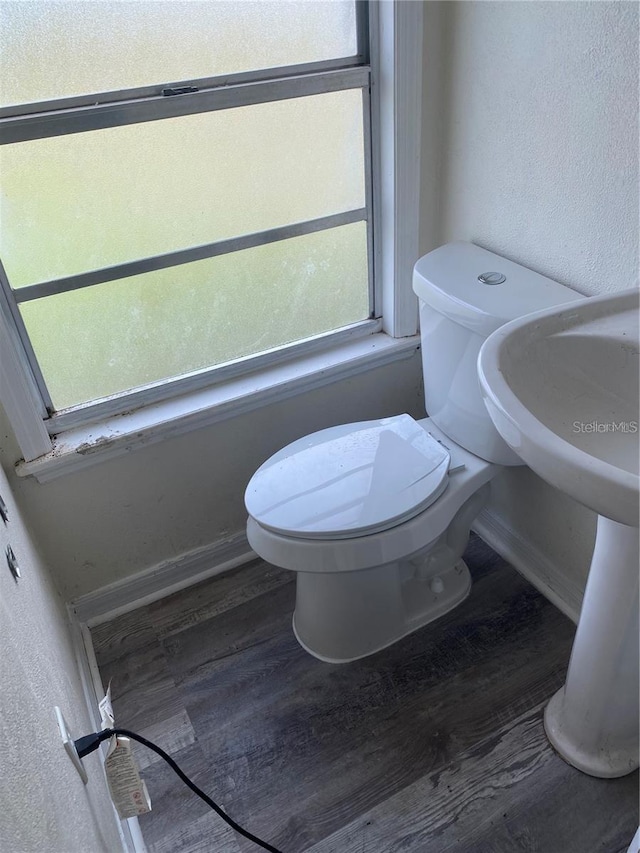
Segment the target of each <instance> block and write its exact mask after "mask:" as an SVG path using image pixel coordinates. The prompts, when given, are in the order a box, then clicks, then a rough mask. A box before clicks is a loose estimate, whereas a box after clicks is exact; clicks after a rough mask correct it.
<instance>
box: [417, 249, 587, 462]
mask: <svg viewBox="0 0 640 853" xmlns="http://www.w3.org/2000/svg"><path fill="white" fill-rule="evenodd" d="M413 289H414V291H415V293H416V295H417V296H418V299H419V305H420V336H421V339H422V370H423V374H424V396H425V406H426V409H427V414H428V415H429V417H430V418H431V419H432V420H433V421H434V422H435V423H436V425H437V426H438V427H439V428H440V429H441V430H442V431H443V432H444V433H446V435H448V436H450V437H451V438H452V439H453V440H454V441H455V442H456V443H457V444H460V445H462V447H465V448H466V449H467V450H470V451H471V452H472V453H475V454H476V456H480V457H481V458H482V459H486V460H488V461H489V462H496V463H498V464H500V465H522V464H523V463H522V460H521V459H520V458H519V457H518V456H517V455H516V454H515V453H514V451H513V450H512V449H511V448H510V447H509V446H508V445H507V444H506V443H505V441H504V440H503V439H502V437H501V436H500V435H499V433H498V432H497V430H496V428H495V427H494V425H493V423H492V422H491V419H490V418H489V415H488V413H487V410H486V408H485V406H484V403H483V401H482V395H481V393H480V384H479V381H478V373H477V361H478V353H479V351H480V347H481V346H482V344H483V343H484V341H485V340H486V339H487V338H488V337H489V335H490V334H491V333H492V332H494V331H495V330H496V329H498V328H500V326H502V325H504V324H505V323H508V322H509V320H515V319H516V317H522V316H524V315H525V314H530V313H531V312H533V311H539V310H541V309H543V308H550V307H552V306H554V305H561V304H563V303H565V302H572V301H575V300H577V299H584V297H583V296H581V295H580V294H579V293H576V292H575V291H574V290H571V289H570V288H568V287H564V286H563V285H561V284H558V283H557V282H555V281H552V280H551V279H549V278H546V277H545V276H543V275H540V274H539V273H536V272H533V271H532V270H529V269H527V268H526V267H522V266H520V265H519V264H516V263H513V261H508V260H506V259H505V258H501V257H500V256H499V255H494V254H493V252H488V251H487V250H486V249H481V248H480V247H479V246H475V245H474V244H473V243H462V242H460V243H447V245H445V246H440V248H438V249H435V250H434V251H433V252H429V254H428V255H425V256H424V257H422V258H420V260H419V261H418V262H417V263H416V265H415V267H414V271H413Z"/></svg>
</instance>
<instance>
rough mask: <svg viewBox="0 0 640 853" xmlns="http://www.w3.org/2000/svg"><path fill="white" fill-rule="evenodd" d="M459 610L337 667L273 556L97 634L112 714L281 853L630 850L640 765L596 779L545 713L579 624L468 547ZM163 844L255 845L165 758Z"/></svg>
mask: <svg viewBox="0 0 640 853" xmlns="http://www.w3.org/2000/svg"><path fill="white" fill-rule="evenodd" d="M465 559H466V560H467V563H468V565H469V568H470V570H471V573H472V576H473V579H474V585H473V589H472V592H471V595H470V597H469V598H468V599H467V601H465V602H464V603H463V604H462V605H460V606H459V607H458V608H457V609H456V610H454V611H453V612H451V613H450V614H448V615H447V616H445V617H443V618H441V619H440V620H439V621H437V622H435V623H434V624H432V625H429V626H427V627H425V628H423V629H421V630H420V631H418V632H416V633H415V634H413V635H412V636H410V637H407V638H405V639H404V640H402V641H400V642H399V643H397V644H395V645H394V646H393V647H392V648H390V649H387V650H385V651H383V652H380V653H379V654H377V655H374V656H373V657H370V658H367V659H365V660H362V661H357V662H355V663H352V664H346V665H342V666H335V665H331V664H326V663H322V662H320V661H318V660H316V659H315V658H313V657H311V656H309V655H308V654H307V653H306V652H304V651H303V650H302V649H301V648H300V647H299V646H298V644H297V642H296V640H295V638H294V636H293V633H292V630H291V616H292V612H293V606H294V594H295V587H294V583H295V580H294V576H293V575H292V574H291V573H289V572H284V571H281V570H280V569H276V568H274V567H272V566H269V565H268V564H266V563H264V562H262V561H261V560H256V561H255V562H253V563H250V564H248V565H245V566H242V567H240V568H238V569H236V570H234V571H232V572H230V573H228V574H225V575H220V576H218V577H215V578H213V579H211V580H209V581H206V582H204V583H201V584H199V585H198V586H194V587H191V588H189V589H187V590H184V591H183V592H179V593H176V594H175V595H172V596H170V597H169V598H166V599H164V600H162V601H159V602H156V603H154V604H151V605H149V606H147V607H144V608H141V609H139V610H137V611H134V612H132V613H129V614H127V615H124V616H121V617H119V618H117V619H114V620H113V621H112V622H109V623H106V624H104V625H101V626H99V627H97V628H95V629H93V631H92V637H93V642H94V646H95V651H96V656H97V660H98V664H99V667H100V672H101V675H102V678H103V681H104V683H105V684H106V683H107V682H108V681H109V680H111V684H112V687H111V689H112V696H113V706H114V710H115V714H116V723H117V724H118V725H120V726H123V727H127V728H130V729H133V730H135V731H138V732H139V733H140V734H142V735H144V736H145V737H147V738H149V739H151V740H154V741H155V742H157V743H158V744H159V745H160V746H162V747H164V748H165V749H167V751H169V752H170V753H171V754H172V755H173V757H174V758H175V759H176V761H177V762H178V763H179V765H180V766H181V767H182V769H183V770H184V771H185V772H186V773H187V774H188V775H189V776H191V777H192V778H193V780H194V781H195V782H196V784H197V785H199V786H200V787H201V788H203V789H204V790H206V791H207V792H208V793H209V794H210V795H211V796H212V797H213V798H214V799H215V800H216V801H217V802H219V803H220V804H221V805H222V806H223V807H224V808H225V810H226V811H227V813H228V814H229V815H231V816H232V817H233V818H234V819H235V820H237V821H238V822H239V823H241V824H242V825H244V826H245V827H246V828H247V829H249V830H250V831H251V832H254V833H256V834H257V835H259V836H261V837H263V838H265V839H266V840H268V841H270V842H271V843H272V844H274V845H275V846H276V847H279V848H281V849H282V850H283V851H284V852H285V853H303V851H308V853H396V852H397V853H399V852H400V851H402V853H512V851H513V853H516V851H518V853H519V851H532V853H534V851H535V853H596V851H598V853H626V850H627V847H628V845H629V843H630V841H631V838H632V837H633V834H634V832H635V830H636V828H637V825H638V778H637V774H634V775H631V776H628V777H625V778H623V779H618V780H601V779H593V778H590V777H588V776H585V775H584V774H582V773H579V772H578V771H577V770H575V769H573V768H571V767H569V766H568V765H567V764H565V763H564V762H563V761H562V760H561V759H560V758H559V757H558V756H557V755H556V754H555V753H554V751H553V750H552V748H551V747H550V745H549V744H548V742H547V740H546V738H545V735H544V730H543V724H542V713H543V709H544V705H545V703H546V701H547V700H548V699H549V698H550V697H551V695H552V694H553V692H554V691H555V690H556V689H557V688H558V687H559V686H560V685H561V684H562V682H563V680H564V675H565V672H566V666H567V663H568V659H569V652H570V649H571V643H572V640H573V633H574V627H573V625H572V623H571V622H570V621H569V620H568V619H567V618H566V617H564V616H563V615H562V614H561V613H560V612H559V611H558V610H557V609H556V608H555V607H554V606H553V605H552V604H550V603H549V602H548V601H547V600H546V599H545V598H543V597H542V596H541V595H540V594H538V593H537V592H536V591H535V590H534V589H533V587H531V586H530V584H528V583H527V582H526V581H525V580H523V579H522V578H521V577H520V575H518V574H517V572H515V571H514V570H513V569H512V568H511V567H510V566H509V565H508V564H506V563H505V562H504V561H503V560H501V559H500V558H499V557H498V556H497V555H496V554H495V553H494V552H492V551H491V549H489V548H488V547H487V546H486V545H485V544H484V543H483V542H482V541H481V540H480V539H479V538H477V537H475V536H473V537H472V539H471V541H470V544H469V547H468V549H467V552H466V555H465ZM137 754H138V757H139V760H140V764H141V766H142V767H143V768H144V769H143V775H144V777H145V779H146V781H147V786H148V788H149V792H150V795H151V798H152V803H153V811H152V812H151V813H150V814H148V815H144V816H143V817H142V818H141V820H140V823H141V828H142V832H143V835H144V838H145V841H146V843H147V845H148V847H149V850H150V851H153V853H195V851H211V853H218V851H219V853H250V851H251V852H252V851H255V850H257V849H258V848H256V847H255V846H254V845H253V844H251V843H250V842H249V841H247V840H246V839H243V838H241V837H239V836H237V835H235V834H234V833H233V831H232V830H230V829H229V828H228V827H226V825H225V824H224V823H223V822H222V821H221V820H220V818H218V817H217V816H216V815H215V814H213V812H211V811H209V809H208V808H207V806H206V804H205V803H204V802H202V801H201V800H199V799H198V798H197V797H195V796H194V795H193V794H192V793H191V792H190V791H189V790H188V789H187V788H186V787H185V786H184V785H183V784H182V783H181V782H180V780H179V779H178V778H177V777H176V776H175V775H174V774H173V772H172V771H171V770H170V769H169V768H168V767H167V766H166V765H165V764H164V762H162V761H161V759H159V758H158V757H157V756H156V755H154V754H153V753H149V752H147V751H145V750H144V749H143V748H139V750H138V753H137Z"/></svg>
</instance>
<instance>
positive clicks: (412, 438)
mask: <svg viewBox="0 0 640 853" xmlns="http://www.w3.org/2000/svg"><path fill="white" fill-rule="evenodd" d="M449 463H450V455H449V452H448V450H447V449H446V448H445V447H444V446H443V445H442V444H441V443H440V441H438V440H437V439H436V438H433V436H431V435H430V434H429V433H428V432H427V431H426V430H425V429H424V428H423V427H422V426H421V425H420V424H419V423H417V422H416V421H415V420H414V419H413V418H412V417H410V416H409V415H398V416H397V417H393V418H383V419H381V420H374V421H363V422H360V423H352V424H344V425H341V426H337V427H330V428H329V429H324V430H321V431H320V432H316V433H313V434H312V435H309V436H306V437H305V438H302V439H299V440H298V441H295V442H293V443H292V444H290V445H288V446H287V447H285V448H283V449H282V450H280V451H279V452H278V453H276V454H275V455H274V456H272V457H271V458H270V459H268V460H267V461H266V462H265V463H264V464H263V465H262V466H261V467H260V468H259V469H258V470H257V471H256V473H255V474H254V476H253V477H252V478H251V481H250V482H249V485H248V486H247V490H246V493H245V503H246V506H247V510H248V511H249V514H250V515H251V516H252V517H253V518H254V519H255V521H256V522H258V524H260V525H261V526H262V527H263V528H266V529H267V530H270V531H272V532H274V533H279V534H282V535H284V536H293V537H296V538H298V539H349V538H352V537H359V536H366V535H369V534H372V533H378V532H380V531H383V530H387V529H389V528H391V527H394V526H396V525H398V524H401V523H402V522H404V521H407V520H409V519H411V518H413V517H414V516H416V515H418V514H419V513H421V512H423V511H424V510H425V509H426V508H427V507H428V506H430V505H431V504H432V503H433V502H434V501H436V500H437V499H438V497H440V495H441V494H442V493H443V491H444V490H445V489H446V487H447V482H448V473H447V472H448V469H449Z"/></svg>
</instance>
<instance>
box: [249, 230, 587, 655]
mask: <svg viewBox="0 0 640 853" xmlns="http://www.w3.org/2000/svg"><path fill="white" fill-rule="evenodd" d="M413 289H414V291H415V293H416V295H417V296H418V300H419V309H420V336H421V348H422V367H423V375H424V396H425V405H426V409H427V413H428V417H425V418H422V419H420V420H415V419H414V418H412V417H410V416H409V415H407V414H398V415H397V416H394V417H387V418H381V419H380V420H373V421H363V422H359V423H351V424H342V425H340V426H335V427H330V428H329V429H323V430H320V431H319V432H315V433H313V434H311V435H308V436H306V437H304V438H301V439H299V440H297V441H294V442H293V443H292V444H289V445H287V446H286V447H284V448H283V449H282V450H280V451H278V452H277V453H275V454H274V455H273V456H272V457H271V458H270V459H268V460H267V461H266V462H265V463H264V464H263V465H261V467H260V468H259V469H258V470H257V471H256V473H255V474H254V475H253V477H252V478H251V480H250V482H249V484H248V486H247V489H246V492H245V505H246V508H247V512H248V514H249V518H248V521H247V538H248V540H249V544H250V545H251V547H252V548H253V550H254V551H255V552H256V553H257V554H258V555H259V556H260V557H262V558H263V559H264V560H266V561H267V562H269V563H272V564H274V565H276V566H280V567H282V568H284V569H289V570H291V571H294V572H296V605H295V612H294V616H293V630H294V633H295V636H296V638H297V640H298V642H299V643H300V645H301V646H302V647H303V648H304V649H306V651H308V652H309V653H310V654H312V655H314V656H315V657H316V658H319V659H320V660H323V661H327V662H330V663H347V662H350V661H353V660H357V659H358V658H362V657H365V656H367V655H371V654H373V653H375V652H377V651H379V650H381V649H383V648H385V647H386V646H389V645H391V644H392V643H394V642H396V641H397V640H399V639H401V638H402V637H404V636H406V635H407V634H410V633H411V632H413V631H415V630H417V629H418V628H420V627H422V626H423V625H426V624H427V623H429V622H432V621H433V620H434V619H437V618H438V617H439V616H442V615H443V614H445V613H447V612H448V611H449V610H451V609H452V608H453V607H455V606H456V605H457V604H459V603H460V602H461V601H463V600H464V599H465V598H466V596H467V595H468V594H469V592H470V589H471V577H470V575H469V570H468V569H467V567H466V565H465V563H464V560H463V559H462V554H463V552H464V549H465V547H466V545H467V542H468V539H469V531H470V529H471V525H472V524H473V522H474V520H475V518H476V517H477V515H478V513H479V512H480V510H481V509H482V508H483V507H484V506H485V504H486V503H487V500H488V498H489V493H490V483H491V480H492V479H493V478H494V477H495V476H496V474H497V473H498V472H499V471H500V470H501V469H502V466H509V465H521V464H522V461H521V460H520V459H519V457H518V456H516V454H515V453H514V452H513V450H511V449H510V448H509V447H508V446H507V444H506V443H505V442H504V441H503V439H502V438H501V437H500V435H499V434H498V432H497V431H496V429H495V427H494V426H493V424H492V422H491V420H490V418H489V416H488V414H487V412H486V409H485V407H484V404H483V402H482V397H481V394H480V388H479V384H478V378H477V368H476V362H477V358H478V352H479V350H480V347H481V346H482V344H483V342H484V341H485V340H486V338H487V337H488V336H489V335H490V334H491V333H492V332H494V331H495V330H496V329H498V328H499V327H500V326H502V325H503V324H504V323H507V322H508V321H509V320H512V319H515V318H516V317H521V316H523V315H525V314H529V313H531V312H532V311H537V310H540V309H543V308H547V307H551V306H553V305H559V304H563V303H565V302H569V301H571V300H573V299H575V297H576V294H575V291H573V290H570V289H569V288H566V287H564V286H562V285H560V284H558V283H557V282H554V281H551V280H550V279H548V278H546V277H544V276H542V275H539V274H538V273H535V272H533V271H532V270H529V269H526V268H525V267H522V266H520V265H519V264H516V263H513V262H512V261H508V260H506V259H505V258H501V257H499V256H498V255H495V254H493V253H492V252H488V251H487V250H485V249H482V248H480V247H478V246H475V245H473V244H472V243H463V242H457V243H448V244H447V245H445V246H441V247H440V248H438V249H435V250H434V251H432V252H430V253H429V254H427V255H425V256H424V257H422V258H420V260H419V261H418V262H417V263H416V265H415V268H414V273H413Z"/></svg>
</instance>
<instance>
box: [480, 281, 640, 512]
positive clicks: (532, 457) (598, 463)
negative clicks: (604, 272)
mask: <svg viewBox="0 0 640 853" xmlns="http://www.w3.org/2000/svg"><path fill="white" fill-rule="evenodd" d="M639 297H640V290H638V288H635V287H634V288H628V289H626V290H623V291H619V292H618V293H615V294H603V295H600V296H593V297H583V298H581V299H578V300H577V301H572V302H568V303H567V304H566V305H564V306H555V307H552V308H545V309H543V310H542V311H537V312H535V313H534V314H528V315H526V316H524V317H519V318H517V319H516V320H512V321H511V322H509V323H507V324H505V325H504V326H501V327H500V328H499V329H497V330H496V331H495V332H494V333H493V334H492V335H490V336H489V337H488V338H487V340H486V341H485V343H484V344H483V346H482V348H481V350H480V354H479V356H478V377H479V381H480V387H481V390H482V395H483V398H484V401H485V405H486V406H487V409H488V411H489V415H490V417H491V419H492V421H493V422H494V424H495V426H496V429H497V430H498V432H499V433H500V434H501V435H502V437H503V438H504V440H505V441H506V442H507V444H509V446H510V447H512V449H513V450H514V451H515V452H516V453H517V454H518V455H519V456H520V458H521V459H522V460H523V462H525V463H526V464H527V465H528V466H529V467H530V468H531V469H532V470H533V471H535V472H536V473H537V474H539V475H540V476H541V477H542V478H543V479H545V480H546V481H547V482H549V483H551V484H552V485H553V486H555V487H556V488H558V489H560V490H561V491H564V492H565V493H566V494H569V495H571V496H572V497H573V498H575V499H576V500H578V501H580V503H582V504H584V505H585V506H587V507H589V508H590V509H592V510H594V511H596V512H598V513H599V514H600V515H604V516H606V517H608V518H611V519H613V520H614V521H618V522H620V523H622V524H627V525H629V526H632V527H637V526H638V525H639V523H640V522H639V519H638V506H639V493H640V476H639V475H638V474H635V473H633V472H631V471H628V470H626V469H624V468H620V467H618V466H617V465H614V464H613V463H611V462H607V461H605V460H604V459H602V458H600V457H598V456H593V455H592V454H591V453H589V452H588V451H586V450H583V449H581V448H580V447H577V446H576V445H575V444H572V443H571V442H570V441H567V440H566V439H565V438H562V437H561V436H560V435H558V433H556V432H555V431H554V430H553V429H552V428H551V427H549V426H547V425H546V424H545V423H543V422H542V421H541V420H540V419H539V418H538V417H537V416H536V415H535V414H533V412H532V411H531V410H530V409H529V408H528V407H527V406H526V405H525V404H524V403H523V402H522V401H521V400H520V398H519V396H518V395H517V394H516V393H515V392H514V391H513V390H512V387H511V385H510V384H509V382H508V381H507V380H506V379H505V376H504V374H503V371H502V368H501V356H503V355H504V350H505V348H506V347H507V346H508V344H509V343H510V342H512V341H513V340H514V336H515V335H522V334H527V333H528V340H527V342H528V343H534V342H536V341H540V340H542V339H544V338H547V337H550V336H551V335H553V334H558V333H560V332H566V331H570V330H572V329H575V328H576V327H581V326H585V325H586V324H587V323H593V322H594V321H595V320H598V319H605V318H607V317H610V316H613V315H616V314H619V313H621V312H623V311H627V310H635V311H637V310H638V299H639ZM603 304H605V305H606V306H607V307H606V308H605V309H603V308H602V305H603ZM607 309H608V310H607ZM505 433H506V434H505ZM510 439H511V440H510ZM559 466H561V468H560V469H559ZM560 470H561V471H562V473H559V471H560ZM585 492H589V497H588V498H586V497H585Z"/></svg>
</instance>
